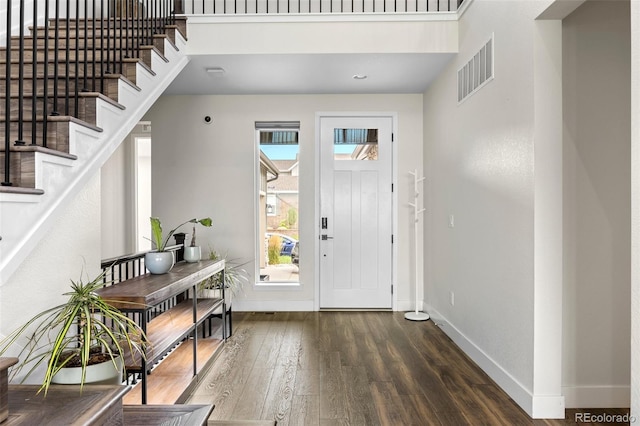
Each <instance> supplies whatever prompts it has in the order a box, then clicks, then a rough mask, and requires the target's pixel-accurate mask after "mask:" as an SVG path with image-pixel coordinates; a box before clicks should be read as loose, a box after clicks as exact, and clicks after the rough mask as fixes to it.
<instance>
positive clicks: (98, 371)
mask: <svg viewBox="0 0 640 426" xmlns="http://www.w3.org/2000/svg"><path fill="white" fill-rule="evenodd" d="M115 361H116V365H117V368H116V367H114V365H113V362H112V361H111V360H109V361H107V362H101V363H100V364H93V365H88V366H87V369H86V376H85V379H84V383H85V384H92V385H120V384H122V371H123V365H122V358H120V357H116V358H115ZM51 382H52V383H56V384H60V385H78V384H80V383H82V367H67V368H63V369H61V370H60V371H58V372H57V373H56V375H55V376H53V379H51Z"/></svg>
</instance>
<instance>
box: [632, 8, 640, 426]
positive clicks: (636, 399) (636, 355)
mask: <svg viewBox="0 0 640 426" xmlns="http://www.w3.org/2000/svg"><path fill="white" fill-rule="evenodd" d="M631 117H632V118H631V181H632V185H631V202H632V209H631V237H632V240H631V255H632V256H631V414H632V415H633V416H634V417H635V418H636V419H637V418H640V4H639V3H638V2H631Z"/></svg>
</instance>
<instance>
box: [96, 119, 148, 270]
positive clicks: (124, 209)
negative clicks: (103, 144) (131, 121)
mask: <svg viewBox="0 0 640 426" xmlns="http://www.w3.org/2000/svg"><path fill="white" fill-rule="evenodd" d="M147 127H148V126H145V125H144V124H138V125H136V127H135V128H134V129H133V131H132V132H131V133H130V134H129V135H127V137H126V138H125V139H124V140H123V142H122V144H120V145H119V146H118V148H117V149H116V150H115V151H114V153H113V154H112V155H111V157H110V158H109V160H108V161H107V162H106V163H105V164H104V165H103V166H102V168H101V170H100V173H101V210H102V223H101V224H100V225H101V227H102V236H103V237H102V259H108V258H112V257H117V256H123V255H125V254H130V253H135V252H137V251H139V250H138V248H137V241H136V237H137V235H138V229H139V228H140V226H145V228H144V229H143V232H146V235H147V237H148V236H149V234H150V228H149V216H148V215H145V214H138V213H137V207H136V197H139V198H140V200H141V202H143V203H144V202H146V203H148V204H150V203H151V202H150V200H149V199H150V197H151V194H150V193H149V191H148V190H146V192H143V193H140V194H136V193H137V191H138V190H137V189H136V184H139V185H140V186H141V187H142V188H149V187H150V186H151V183H150V182H148V181H146V177H145V175H144V172H143V175H142V176H136V174H137V172H136V170H137V169H138V168H140V169H142V170H145V171H146V172H147V173H149V172H148V169H149V168H150V161H151V160H150V158H149V157H148V156H147V157H144V156H143V157H142V158H138V159H137V160H136V152H137V151H136V138H148V137H149V136H150V133H149V130H148V129H147ZM136 162H138V164H136ZM139 179H142V181H140V182H138V180H139ZM136 215H140V216H146V217H141V218H140V219H141V221H142V224H139V223H138V222H137V220H136V219H135V218H136Z"/></svg>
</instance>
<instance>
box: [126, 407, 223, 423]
mask: <svg viewBox="0 0 640 426" xmlns="http://www.w3.org/2000/svg"><path fill="white" fill-rule="evenodd" d="M212 411H213V405H196V404H189V405H183V404H175V405H123V406H122V415H123V420H124V424H125V425H127V426H137V425H140V426H148V425H161V424H167V425H175V426H199V425H206V424H207V420H208V418H209V416H210V415H211V412H212Z"/></svg>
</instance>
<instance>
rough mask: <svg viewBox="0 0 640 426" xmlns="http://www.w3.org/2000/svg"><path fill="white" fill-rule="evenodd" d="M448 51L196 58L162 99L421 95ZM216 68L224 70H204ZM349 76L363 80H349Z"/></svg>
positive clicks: (448, 59)
mask: <svg viewBox="0 0 640 426" xmlns="http://www.w3.org/2000/svg"><path fill="white" fill-rule="evenodd" d="M453 56H454V54H452V53H397V54H395V53H394V54H265V55H253V54H242V55H198V56H191V60H190V62H189V64H188V65H187V66H186V67H185V69H184V70H183V71H182V72H181V73H180V75H179V76H178V77H177V78H176V79H175V80H174V81H173V83H172V84H171V85H170V86H169V87H168V88H167V90H166V91H165V93H164V94H165V95H248V94H265V95H266V94H359V93H367V94H381V93H423V92H424V91H425V90H426V88H427V87H428V86H429V84H431V82H432V81H433V80H434V78H435V77H436V76H437V75H438V74H439V73H440V72H441V71H442V69H443V68H444V66H445V65H446V64H447V63H448V62H449V61H450V60H451V59H452V58H453ZM212 68H222V69H223V70H224V72H208V71H207V69H212ZM354 75H361V76H366V78H365V79H360V80H358V79H354V78H353V76H354Z"/></svg>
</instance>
